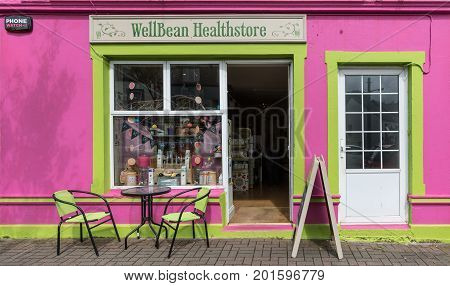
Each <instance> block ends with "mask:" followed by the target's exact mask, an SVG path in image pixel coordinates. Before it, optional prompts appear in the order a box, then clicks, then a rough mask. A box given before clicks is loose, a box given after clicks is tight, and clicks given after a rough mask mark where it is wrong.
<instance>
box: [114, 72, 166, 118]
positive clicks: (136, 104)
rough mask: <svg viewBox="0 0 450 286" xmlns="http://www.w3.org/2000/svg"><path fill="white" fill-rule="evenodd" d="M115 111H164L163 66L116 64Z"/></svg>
mask: <svg viewBox="0 0 450 286" xmlns="http://www.w3.org/2000/svg"><path fill="white" fill-rule="evenodd" d="M114 110H119V111H120V110H129V111H132V110H133V111H152V110H163V65H162V64H115V65H114Z"/></svg>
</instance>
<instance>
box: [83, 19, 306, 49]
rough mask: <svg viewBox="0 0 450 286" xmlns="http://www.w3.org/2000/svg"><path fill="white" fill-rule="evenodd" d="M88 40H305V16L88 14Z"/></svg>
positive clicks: (149, 41)
mask: <svg viewBox="0 0 450 286" xmlns="http://www.w3.org/2000/svg"><path fill="white" fill-rule="evenodd" d="M89 19H90V21H89V26H90V42H91V43H129V42H147V43H152V42H217V43H219V42H234V43H235V42H305V41H306V16H305V15H232V16H231V15H230V16H222V15H214V16H213V15H209V16H205V15H195V16H161V15H158V16H141V15H136V16H106V15H92V16H90V18H89Z"/></svg>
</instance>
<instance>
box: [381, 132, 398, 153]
mask: <svg viewBox="0 0 450 286" xmlns="http://www.w3.org/2000/svg"><path fill="white" fill-rule="evenodd" d="M398 135H399V134H398V132H383V150H398V149H399V142H398V140H399V138H398Z"/></svg>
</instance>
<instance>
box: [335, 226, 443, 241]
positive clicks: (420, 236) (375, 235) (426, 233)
mask: <svg viewBox="0 0 450 286" xmlns="http://www.w3.org/2000/svg"><path fill="white" fill-rule="evenodd" d="M339 233H340V236H341V238H342V239H343V240H347V241H373V242H376V241H388V242H399V243H410V242H445V243H450V225H410V229H405V230H400V229H399V230H396V229H381V230H373V229H370V230H369V229H358V230H356V229H351V230H350V229H340V230H339Z"/></svg>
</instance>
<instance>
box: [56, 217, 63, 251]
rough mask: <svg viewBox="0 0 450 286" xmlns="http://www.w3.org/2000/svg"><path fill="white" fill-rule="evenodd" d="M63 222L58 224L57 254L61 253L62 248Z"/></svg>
mask: <svg viewBox="0 0 450 286" xmlns="http://www.w3.org/2000/svg"><path fill="white" fill-rule="evenodd" d="M61 224H62V222H60V223H59V224H58V235H57V239H56V255H59V254H60V250H61Z"/></svg>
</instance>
